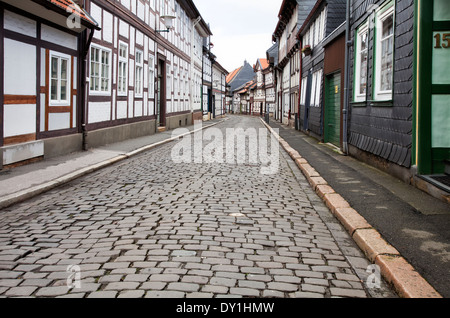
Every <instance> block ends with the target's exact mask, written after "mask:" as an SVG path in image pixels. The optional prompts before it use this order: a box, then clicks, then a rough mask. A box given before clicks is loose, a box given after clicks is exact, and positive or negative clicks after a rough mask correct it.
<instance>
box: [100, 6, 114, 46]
mask: <svg viewBox="0 0 450 318" xmlns="http://www.w3.org/2000/svg"><path fill="white" fill-rule="evenodd" d="M102 32H103V40H104V41H106V42H108V43H112V42H113V15H112V14H111V13H109V12H108V11H106V10H104V11H103V27H102Z"/></svg>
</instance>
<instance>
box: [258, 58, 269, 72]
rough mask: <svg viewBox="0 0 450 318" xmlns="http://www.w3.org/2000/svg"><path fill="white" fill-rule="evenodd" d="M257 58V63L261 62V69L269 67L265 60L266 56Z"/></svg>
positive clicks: (267, 61)
mask: <svg viewBox="0 0 450 318" xmlns="http://www.w3.org/2000/svg"><path fill="white" fill-rule="evenodd" d="M258 60H259V64H261V69H263V70H265V69H266V68H268V67H269V60H267V59H266V58H262V59H258Z"/></svg>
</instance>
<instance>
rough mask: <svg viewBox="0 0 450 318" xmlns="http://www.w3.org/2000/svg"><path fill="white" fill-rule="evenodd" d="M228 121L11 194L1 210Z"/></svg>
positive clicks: (1, 204) (0, 203)
mask: <svg viewBox="0 0 450 318" xmlns="http://www.w3.org/2000/svg"><path fill="white" fill-rule="evenodd" d="M228 119H229V118H225V119H223V120H221V121H218V122H217V123H214V124H211V125H208V126H204V127H201V128H199V129H196V130H193V131H190V132H188V133H184V134H181V135H179V136H175V137H171V138H168V139H166V140H163V141H160V142H156V143H154V144H151V145H148V146H144V147H141V148H139V149H136V150H134V151H132V152H129V153H126V154H121V155H118V156H116V157H114V158H111V159H108V160H105V161H103V162H99V163H97V164H93V165H91V166H89V167H86V168H83V169H80V170H77V171H75V172H71V173H69V174H66V175H64V176H62V177H59V178H56V179H54V180H51V181H48V182H45V183H43V184H40V185H37V186H34V187H31V188H28V189H25V190H21V191H18V192H16V193H12V194H9V195H7V196H5V197H3V198H1V199H0V209H5V208H7V207H10V206H11V205H14V204H17V203H20V202H23V201H26V200H28V199H31V198H33V197H36V196H38V195H40V194H43V193H45V192H48V191H50V190H52V189H54V188H57V187H59V186H61V185H64V184H66V183H69V182H71V181H74V180H76V179H79V178H81V177H83V176H86V175H88V174H91V173H93V172H96V171H98V170H101V169H103V168H106V167H109V166H111V165H113V164H115V163H118V162H121V161H124V160H127V159H130V158H132V157H134V156H137V155H139V154H141V153H143V152H146V151H149V150H151V149H154V148H156V147H158V146H162V145H164V144H168V143H170V142H172V141H175V140H178V139H180V138H182V137H184V136H188V135H192V134H194V133H196V132H198V131H201V130H205V129H208V128H210V127H213V126H216V125H218V124H221V123H223V122H225V121H226V120H228Z"/></svg>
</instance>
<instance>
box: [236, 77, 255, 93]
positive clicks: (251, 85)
mask: <svg viewBox="0 0 450 318" xmlns="http://www.w3.org/2000/svg"><path fill="white" fill-rule="evenodd" d="M256 84H257V83H256V82H255V81H254V80H251V81H248V82H247V83H245V84H244V85H242V86H241V87H240V88H238V89H240V91H238V92H237V93H238V94H244V93H247V92H248V91H249V90H251V89H254V88H255V86H256Z"/></svg>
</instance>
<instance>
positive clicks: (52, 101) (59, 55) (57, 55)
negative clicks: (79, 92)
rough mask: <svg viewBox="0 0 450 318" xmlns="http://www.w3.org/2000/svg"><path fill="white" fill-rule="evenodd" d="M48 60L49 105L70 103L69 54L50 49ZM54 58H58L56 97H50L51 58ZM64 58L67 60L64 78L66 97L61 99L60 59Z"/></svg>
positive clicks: (70, 59) (70, 67)
mask: <svg viewBox="0 0 450 318" xmlns="http://www.w3.org/2000/svg"><path fill="white" fill-rule="evenodd" d="M49 58H50V60H49V65H48V67H49V76H50V78H49V86H50V87H49V101H50V106H68V105H70V99H71V98H72V97H71V95H72V94H71V87H72V86H71V85H72V78H71V77H72V76H71V74H72V57H71V56H70V55H67V54H62V53H59V52H54V51H50V56H49ZM53 58H56V59H57V60H58V70H57V78H56V80H57V82H58V84H57V92H56V95H57V96H58V98H57V99H52V93H53V91H52V80H53V78H52V59H53ZM62 60H65V61H67V70H66V73H67V78H66V82H67V84H66V97H67V98H66V99H64V100H62V99H61V82H62V78H61V61H62Z"/></svg>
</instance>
